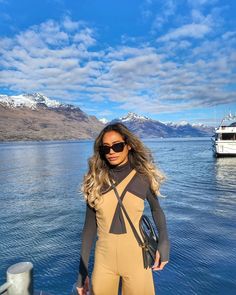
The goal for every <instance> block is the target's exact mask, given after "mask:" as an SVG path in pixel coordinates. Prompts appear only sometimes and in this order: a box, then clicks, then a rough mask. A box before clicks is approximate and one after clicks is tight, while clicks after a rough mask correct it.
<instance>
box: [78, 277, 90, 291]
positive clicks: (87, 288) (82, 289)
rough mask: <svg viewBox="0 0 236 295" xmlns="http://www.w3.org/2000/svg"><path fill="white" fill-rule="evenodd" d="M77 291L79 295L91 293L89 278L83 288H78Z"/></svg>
mask: <svg viewBox="0 0 236 295" xmlns="http://www.w3.org/2000/svg"><path fill="white" fill-rule="evenodd" d="M76 289H77V291H78V295H87V294H88V293H87V292H88V291H89V277H88V276H87V277H86V279H85V281H84V285H83V287H80V288H79V287H76Z"/></svg>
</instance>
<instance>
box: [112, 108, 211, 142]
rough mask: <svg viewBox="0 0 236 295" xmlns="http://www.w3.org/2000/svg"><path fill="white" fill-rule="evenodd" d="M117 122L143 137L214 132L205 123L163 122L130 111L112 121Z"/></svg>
mask: <svg viewBox="0 0 236 295" xmlns="http://www.w3.org/2000/svg"><path fill="white" fill-rule="evenodd" d="M115 122H121V123H123V124H125V125H126V126H127V127H128V128H129V129H130V130H131V131H132V132H134V133H135V134H137V135H138V136H139V137H142V138H154V137H162V138H164V137H203V136H211V135H212V134H213V132H214V128H213V127H209V126H205V125H203V124H189V123H188V122H186V121H182V122H181V123H179V124H176V123H173V122H167V123H163V122H160V121H157V120H152V119H150V118H148V117H143V116H139V115H137V114H135V113H128V114H127V116H125V117H122V118H119V119H114V120H112V121H111V122H110V123H115Z"/></svg>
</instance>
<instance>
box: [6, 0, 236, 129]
mask: <svg viewBox="0 0 236 295" xmlns="http://www.w3.org/2000/svg"><path fill="white" fill-rule="evenodd" d="M35 92H39V93H42V94H43V95H46V96H48V97H49V98H52V99H56V100H58V101H60V102H62V103H69V104H73V105H76V106H79V107H80V108H81V109H82V110H83V111H84V112H86V113H87V114H89V115H95V116H96V117H97V118H106V119H107V120H112V119H114V118H117V117H122V116H125V115H126V114H127V113H128V112H135V113H137V114H139V115H141V116H147V117H149V118H152V119H155V120H159V121H162V122H169V121H172V122H176V123H177V122H180V121H183V120H185V121H188V122H189V123H203V124H206V125H210V126H216V125H218V124H219V123H220V121H221V119H222V117H224V116H225V115H227V114H228V113H229V112H231V113H235V114H236V1H235V0H224V1H223V0H175V1H174V0H142V1H141V0H40V1H32V0H21V1H17V0H15V1H13V0H0V94H7V95H18V94H22V93H35Z"/></svg>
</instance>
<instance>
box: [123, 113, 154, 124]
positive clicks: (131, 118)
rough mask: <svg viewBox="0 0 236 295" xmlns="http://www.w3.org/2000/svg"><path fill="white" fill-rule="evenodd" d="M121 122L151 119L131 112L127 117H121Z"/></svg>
mask: <svg viewBox="0 0 236 295" xmlns="http://www.w3.org/2000/svg"><path fill="white" fill-rule="evenodd" d="M119 120H120V121H121V122H129V121H135V120H136V121H147V120H151V119H149V118H147V117H143V116H139V115H137V114H135V113H132V112H129V113H128V114H127V115H126V116H125V117H122V118H119Z"/></svg>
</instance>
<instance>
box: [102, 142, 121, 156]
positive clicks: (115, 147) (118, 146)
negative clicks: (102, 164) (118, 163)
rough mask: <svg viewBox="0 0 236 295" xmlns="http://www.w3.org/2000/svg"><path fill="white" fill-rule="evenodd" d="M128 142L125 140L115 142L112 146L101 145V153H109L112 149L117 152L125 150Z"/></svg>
mask: <svg viewBox="0 0 236 295" xmlns="http://www.w3.org/2000/svg"><path fill="white" fill-rule="evenodd" d="M125 145H126V143H125V142H124V141H122V142H118V143H114V144H113V145H112V146H109V145H101V146H100V147H99V150H100V153H101V154H103V155H106V154H109V153H110V150H111V149H112V150H113V151H114V152H115V153H120V152H123V150H124V147H125Z"/></svg>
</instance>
